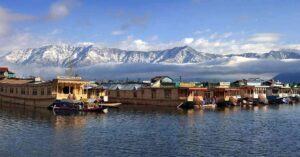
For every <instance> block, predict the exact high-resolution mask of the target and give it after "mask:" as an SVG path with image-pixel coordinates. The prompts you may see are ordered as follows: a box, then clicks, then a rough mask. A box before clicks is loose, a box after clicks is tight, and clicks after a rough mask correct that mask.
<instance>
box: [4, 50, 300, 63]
mask: <svg viewBox="0 0 300 157" xmlns="http://www.w3.org/2000/svg"><path fill="white" fill-rule="evenodd" d="M232 57H244V58H255V59H273V60H282V59H300V51H298V50H279V51H270V52H267V53H262V54H261V53H243V54H227V55H220V54H212V53H204V52H198V51H197V50H195V49H193V48H191V47H189V46H182V47H174V48H172V49H166V50H161V51H127V50H121V49H117V48H100V47H97V46H93V45H88V46H86V45H85V46H73V45H66V44H63V45H47V46H43V47H39V48H28V49H23V50H14V51H11V52H9V53H7V54H5V55H3V56H2V57H1V58H0V61H2V62H8V63H13V64H17V65H30V64H38V65H47V66H59V67H67V66H70V65H72V66H88V65H93V64H99V63H175V64H185V63H205V62H206V61H211V60H215V59H218V58H219V59H220V58H221V59H222V58H232Z"/></svg>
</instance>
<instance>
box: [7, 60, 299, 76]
mask: <svg viewBox="0 0 300 157" xmlns="http://www.w3.org/2000/svg"><path fill="white" fill-rule="evenodd" d="M238 60H240V59H239V58H232V59H228V58H223V59H221V61H219V62H218V63H213V64H211V63H199V64H145V63H134V64H110V63H106V64H95V65H89V66H82V67H77V68H75V71H76V72H77V73H79V74H80V75H81V76H83V77H84V78H85V79H95V80H96V79H97V80H99V79H125V78H132V79H137V78H142V79H149V78H151V77H153V76H156V75H168V76H171V77H173V78H175V79H176V78H179V76H183V79H184V80H193V81H201V80H203V81H233V80H237V79H243V78H250V77H261V78H263V79H270V78H272V77H273V76H275V75H277V74H279V73H282V72H287V73H289V72H292V73H299V72H300V70H299V68H298V67H299V66H300V62H299V60H295V61H291V62H284V61H279V60H268V59H264V60H263V59H262V60H243V61H238ZM228 63H231V64H229V65H228ZM233 64H234V65H233ZM6 65H7V66H10V67H12V70H14V71H16V72H17V74H19V76H20V75H21V76H24V75H26V76H28V75H36V76H37V75H39V76H44V77H47V78H49V79H52V78H54V77H55V76H56V75H59V74H63V72H64V71H65V70H64V69H63V68H59V67H49V68H48V69H51V71H52V70H54V72H53V73H49V72H47V71H43V70H41V69H42V68H40V67H39V66H38V65H9V64H6ZM26 69H31V71H30V72H28V71H27V70H26ZM99 71H101V73H99ZM200 74H205V75H200Z"/></svg>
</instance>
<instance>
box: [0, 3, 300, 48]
mask: <svg viewBox="0 0 300 157" xmlns="http://www.w3.org/2000/svg"><path fill="white" fill-rule="evenodd" d="M299 8H300V1H298V0H286V1H283V0H109V1H108V0H85V1H83V0H57V1H50V0H26V1H23V0H14V1H11V0H1V2H0V37H1V38H0V47H1V48H0V52H6V51H9V50H12V49H19V48H27V47H37V46H41V45H46V44H57V43H71V44H76V43H82V42H91V43H94V44H96V45H99V46H106V47H117V48H122V49H131V50H146V51H147V50H156V49H165V48H170V47H174V46H182V45H190V46H192V47H193V48H195V49H197V50H199V51H204V52H211V53H244V52H254V51H255V52H267V51H269V50H273V49H288V48H291V49H300V39H299V35H298V34H299V33H300V32H299V31H300V30H299V28H300V18H299V17H300V11H299Z"/></svg>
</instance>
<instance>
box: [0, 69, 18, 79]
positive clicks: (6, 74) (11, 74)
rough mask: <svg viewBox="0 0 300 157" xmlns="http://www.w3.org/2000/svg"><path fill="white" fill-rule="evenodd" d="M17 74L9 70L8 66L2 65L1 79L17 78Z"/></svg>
mask: <svg viewBox="0 0 300 157" xmlns="http://www.w3.org/2000/svg"><path fill="white" fill-rule="evenodd" d="M15 77H16V74H15V73H14V72H11V71H9V70H8V68H7V67H0V79H7V78H15Z"/></svg>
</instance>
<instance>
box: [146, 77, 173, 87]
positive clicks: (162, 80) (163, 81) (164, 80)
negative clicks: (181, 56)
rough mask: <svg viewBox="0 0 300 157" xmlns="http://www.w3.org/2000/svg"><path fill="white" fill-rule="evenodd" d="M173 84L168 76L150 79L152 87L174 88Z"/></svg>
mask: <svg viewBox="0 0 300 157" xmlns="http://www.w3.org/2000/svg"><path fill="white" fill-rule="evenodd" d="M175 84H176V83H175V82H174V81H173V79H172V78H170V77H168V76H156V77H154V78H152V79H151V86H152V87H161V86H175Z"/></svg>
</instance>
